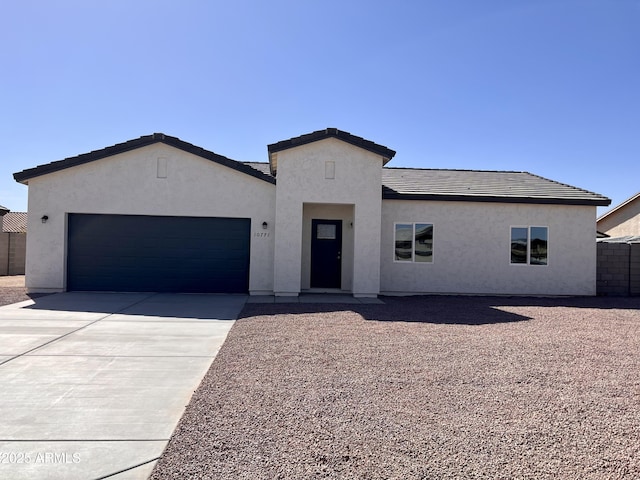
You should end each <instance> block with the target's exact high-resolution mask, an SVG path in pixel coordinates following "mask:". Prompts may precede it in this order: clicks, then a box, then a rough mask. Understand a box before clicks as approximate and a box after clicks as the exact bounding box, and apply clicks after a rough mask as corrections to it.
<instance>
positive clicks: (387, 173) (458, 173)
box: [382, 168, 611, 206]
mask: <svg viewBox="0 0 640 480" xmlns="http://www.w3.org/2000/svg"><path fill="white" fill-rule="evenodd" d="M382 185H383V198H386V199H398V200H402V199H406V200H463V201H476V202H482V201H486V202H510V203H511V202H519V203H520V202H521V203H556V204H557V203H560V204H575V205H598V206H606V205H609V204H610V203H611V200H609V199H608V198H607V197H605V196H603V195H600V194H597V193H593V192H590V191H588V190H583V189H581V188H577V187H572V186H571V185H565V184H563V183H560V182H556V181H554V180H549V179H546V178H543V177H539V176H538V175H533V174H531V173H528V172H505V171H487V170H440V169H418V168H383V169H382Z"/></svg>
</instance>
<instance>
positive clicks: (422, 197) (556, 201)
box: [382, 190, 611, 207]
mask: <svg viewBox="0 0 640 480" xmlns="http://www.w3.org/2000/svg"><path fill="white" fill-rule="evenodd" d="M382 199H383V200H411V201H443V202H487V203H526V204H538V205H592V206H598V207H602V206H607V205H609V203H611V201H610V200H608V199H602V200H600V199H586V198H585V199H580V198H535V197H497V196H490V195H475V196H473V195H433V194H410V193H409V194H407V193H397V192H393V191H388V190H386V191H384V192H383V193H382Z"/></svg>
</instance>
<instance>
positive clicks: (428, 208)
mask: <svg viewBox="0 0 640 480" xmlns="http://www.w3.org/2000/svg"><path fill="white" fill-rule="evenodd" d="M595 217H596V208H595V207H590V206H561V205H530V204H506V203H485V202H477V203H472V202H416V201H403V200H384V201H383V204H382V244H381V260H380V268H381V286H380V290H381V292H383V293H390V294H393V293H463V294H514V295H595V293H596V232H595V229H596V228H595ZM403 222H407V223H410V222H425V223H432V224H433V235H434V240H433V242H434V246H433V263H408V262H395V261H394V223H403ZM512 226H547V227H548V228H549V230H548V233H549V246H548V248H549V253H548V265H547V266H538V265H512V264H510V252H511V251H510V229H511V227H512Z"/></svg>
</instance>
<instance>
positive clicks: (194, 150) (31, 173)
mask: <svg viewBox="0 0 640 480" xmlns="http://www.w3.org/2000/svg"><path fill="white" fill-rule="evenodd" d="M154 143H164V144H166V145H170V146H172V147H175V148H178V149H180V150H183V151H185V152H188V153H191V154H193V155H197V156H199V157H202V158H206V159H207V160H211V161H213V162H216V163H219V164H221V165H224V166H226V167H229V168H232V169H234V170H238V171H239V172H242V173H246V174H247V175H251V176H252V177H256V178H259V179H260V180H264V181H267V182H269V183H275V179H274V178H273V177H271V176H270V175H264V174H263V173H262V172H260V171H258V170H255V169H253V168H251V167H250V166H248V165H245V164H243V163H242V162H238V161H236V160H231V159H230V158H227V157H223V156H222V155H218V154H217V153H214V152H211V151H209V150H205V149H204V148H201V147H197V146H195V145H193V144H191V143H187V142H185V141H183V140H180V139H179V138H177V137H171V136H168V135H165V134H164V133H154V134H153V135H146V136H142V137H140V138H136V139H134V140H129V141H128V142H124V143H118V144H116V145H112V146H110V147H106V148H103V149H101V150H94V151H93V152H89V153H84V154H82V155H78V156H75V157H69V158H65V159H64V160H58V161H57V162H51V163H47V164H44V165H38V166H37V167H34V168H28V169H26V170H23V171H21V172H17V173H14V174H13V178H14V179H15V180H16V181H18V182H21V183H28V180H29V179H31V178H35V177H39V176H41V175H46V174H48V173H53V172H58V171H60V170H64V169H66V168H69V167H75V166H77V165H82V164H85V163H89V162H93V161H95V160H100V159H102V158H106V157H110V156H112V155H117V154H119V153H124V152H128V151H130V150H135V149H136V148H141V147H146V146H148V145H153V144H154Z"/></svg>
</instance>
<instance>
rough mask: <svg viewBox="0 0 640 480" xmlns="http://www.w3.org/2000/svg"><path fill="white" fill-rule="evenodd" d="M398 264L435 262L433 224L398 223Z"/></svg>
mask: <svg viewBox="0 0 640 480" xmlns="http://www.w3.org/2000/svg"><path fill="white" fill-rule="evenodd" d="M394 259H395V261H396V262H418V263H431V262H433V224H431V223H396V225H395V253H394Z"/></svg>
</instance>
